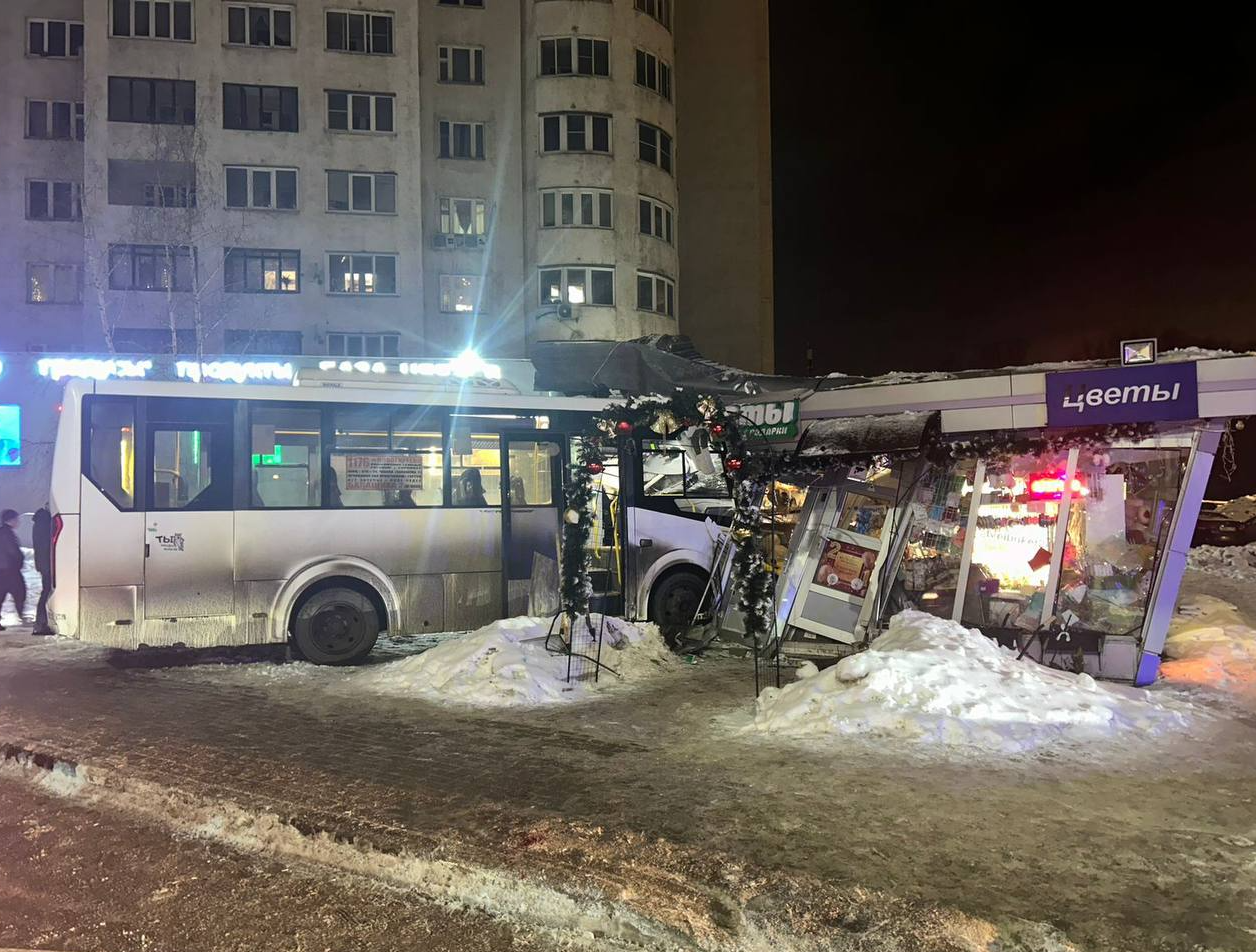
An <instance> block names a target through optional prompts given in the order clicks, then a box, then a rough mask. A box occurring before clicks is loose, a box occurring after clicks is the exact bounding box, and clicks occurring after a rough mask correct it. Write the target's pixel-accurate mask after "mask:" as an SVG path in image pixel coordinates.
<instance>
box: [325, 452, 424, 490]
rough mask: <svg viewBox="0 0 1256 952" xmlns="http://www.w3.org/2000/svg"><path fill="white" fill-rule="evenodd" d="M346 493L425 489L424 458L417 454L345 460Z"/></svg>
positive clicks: (373, 455)
mask: <svg viewBox="0 0 1256 952" xmlns="http://www.w3.org/2000/svg"><path fill="white" fill-rule="evenodd" d="M344 488H345V489H347V490H368V489H374V490H388V489H393V490H396V489H422V488H423V457H422V456H419V455H418V454H407V455H401V454H396V455H388V454H384V453H380V454H372V455H369V456H348V457H345V486H344Z"/></svg>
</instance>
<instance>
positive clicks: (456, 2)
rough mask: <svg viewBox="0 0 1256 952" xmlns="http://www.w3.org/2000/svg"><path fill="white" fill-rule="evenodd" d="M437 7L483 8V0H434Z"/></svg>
mask: <svg viewBox="0 0 1256 952" xmlns="http://www.w3.org/2000/svg"><path fill="white" fill-rule="evenodd" d="M436 5H437V6H438V7H479V8H481V9H483V7H484V0H436Z"/></svg>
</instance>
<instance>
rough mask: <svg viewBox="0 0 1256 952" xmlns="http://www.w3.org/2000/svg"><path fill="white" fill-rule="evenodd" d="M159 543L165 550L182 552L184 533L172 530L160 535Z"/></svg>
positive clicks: (158, 537)
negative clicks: (167, 533)
mask: <svg viewBox="0 0 1256 952" xmlns="http://www.w3.org/2000/svg"><path fill="white" fill-rule="evenodd" d="M157 544H158V545H159V546H161V549H162V551H163V552H182V551H183V533H182V532H171V533H170V534H169V535H158V536H157Z"/></svg>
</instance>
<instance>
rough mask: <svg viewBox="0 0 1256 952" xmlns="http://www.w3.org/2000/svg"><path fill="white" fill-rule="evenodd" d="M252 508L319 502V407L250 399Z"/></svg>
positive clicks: (298, 506)
mask: <svg viewBox="0 0 1256 952" xmlns="http://www.w3.org/2000/svg"><path fill="white" fill-rule="evenodd" d="M249 422H250V424H251V425H250V428H249V432H250V435H251V440H252V449H251V454H252V458H251V461H250V462H251V467H250V469H251V473H252V482H251V487H252V488H251V502H250V504H251V505H252V507H253V508H254V509H316V508H318V507H319V506H320V505H322V501H323V493H322V473H321V467H322V464H321V460H322V455H323V454H322V413H321V412H320V411H318V410H312V409H308V408H304V407H268V406H264V405H262V406H259V405H257V404H254V406H253V408H252V414H251V416H250V419H249Z"/></svg>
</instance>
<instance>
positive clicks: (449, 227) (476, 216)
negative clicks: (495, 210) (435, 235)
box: [440, 196, 488, 237]
mask: <svg viewBox="0 0 1256 952" xmlns="http://www.w3.org/2000/svg"><path fill="white" fill-rule="evenodd" d="M440 234H442V235H462V236H470V237H483V236H484V235H487V234H488V206H487V203H486V202H485V201H484V199H482V198H447V197H445V196H442V197H441V200H440Z"/></svg>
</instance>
